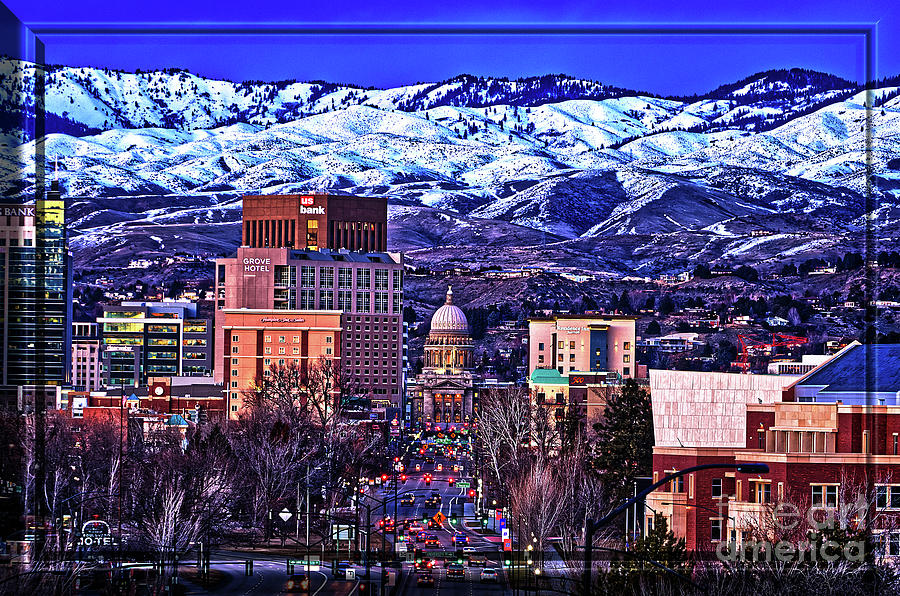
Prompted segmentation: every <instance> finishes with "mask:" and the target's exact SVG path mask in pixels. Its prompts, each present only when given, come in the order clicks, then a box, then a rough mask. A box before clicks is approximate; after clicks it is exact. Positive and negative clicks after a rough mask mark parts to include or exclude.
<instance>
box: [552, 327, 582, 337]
mask: <svg viewBox="0 0 900 596" xmlns="http://www.w3.org/2000/svg"><path fill="white" fill-rule="evenodd" d="M556 330H557V331H566V332H567V333H569V335H572V334H576V333H581V332H582V331H584V327H578V326H567V325H557V326H556Z"/></svg>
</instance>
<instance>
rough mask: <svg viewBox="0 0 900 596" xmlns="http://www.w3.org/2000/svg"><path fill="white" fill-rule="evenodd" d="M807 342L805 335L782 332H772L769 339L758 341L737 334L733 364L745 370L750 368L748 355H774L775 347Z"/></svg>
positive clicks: (790, 346) (786, 346) (794, 345)
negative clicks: (736, 346) (799, 335)
mask: <svg viewBox="0 0 900 596" xmlns="http://www.w3.org/2000/svg"><path fill="white" fill-rule="evenodd" d="M807 342H809V340H808V339H807V338H805V337H797V336H795V335H787V334H784V333H773V334H772V340H771V341H760V340H755V339H753V338H750V337H747V336H744V335H738V357H737V360H735V361H734V363H733V364H734V366H736V367H738V368H740V369H741V370H743V371H745V372H746V371H748V370H750V356H755V355H760V354H762V355H766V356H769V355H774V354H775V350H776V348H788V349H790V348H796V347H799V346H802V345H803V344H805V343H807Z"/></svg>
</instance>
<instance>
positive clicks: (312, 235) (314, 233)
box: [306, 219, 319, 248]
mask: <svg viewBox="0 0 900 596" xmlns="http://www.w3.org/2000/svg"><path fill="white" fill-rule="evenodd" d="M318 245H319V220H317V219H307V220H306V247H307V248H315V247H316V246H318Z"/></svg>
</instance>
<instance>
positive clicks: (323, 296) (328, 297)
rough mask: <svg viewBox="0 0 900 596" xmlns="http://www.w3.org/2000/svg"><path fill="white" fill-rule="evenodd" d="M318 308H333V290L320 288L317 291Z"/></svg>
mask: <svg viewBox="0 0 900 596" xmlns="http://www.w3.org/2000/svg"><path fill="white" fill-rule="evenodd" d="M319 308H321V309H322V310H334V290H322V291H321V292H320V293H319Z"/></svg>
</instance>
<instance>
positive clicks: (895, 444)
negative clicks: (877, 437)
mask: <svg viewBox="0 0 900 596" xmlns="http://www.w3.org/2000/svg"><path fill="white" fill-rule="evenodd" d="M894 455H897V433H894Z"/></svg>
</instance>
